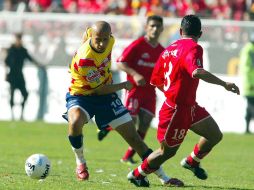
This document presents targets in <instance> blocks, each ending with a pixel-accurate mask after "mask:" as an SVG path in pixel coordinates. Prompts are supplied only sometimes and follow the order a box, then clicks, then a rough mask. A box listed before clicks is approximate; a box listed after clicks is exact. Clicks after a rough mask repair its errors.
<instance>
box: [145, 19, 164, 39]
mask: <svg viewBox="0 0 254 190" xmlns="http://www.w3.org/2000/svg"><path fill="white" fill-rule="evenodd" d="M162 31H163V26H162V24H161V23H160V22H159V21H156V20H150V21H149V22H148V23H147V25H146V35H147V37H148V38H150V39H158V38H159V36H160V34H161V32H162Z"/></svg>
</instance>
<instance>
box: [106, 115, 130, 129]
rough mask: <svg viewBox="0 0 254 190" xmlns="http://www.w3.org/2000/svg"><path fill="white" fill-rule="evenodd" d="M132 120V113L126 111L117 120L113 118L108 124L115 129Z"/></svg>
mask: <svg viewBox="0 0 254 190" xmlns="http://www.w3.org/2000/svg"><path fill="white" fill-rule="evenodd" d="M131 120H132V118H131V115H130V114H129V113H126V114H124V115H123V116H121V117H119V118H117V119H115V120H112V121H111V122H110V123H109V124H108V125H110V126H111V127H112V128H113V129H116V128H117V127H118V126H120V125H122V124H124V123H127V122H129V121H131Z"/></svg>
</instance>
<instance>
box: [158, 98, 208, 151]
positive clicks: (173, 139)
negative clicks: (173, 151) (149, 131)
mask: <svg viewBox="0 0 254 190" xmlns="http://www.w3.org/2000/svg"><path fill="white" fill-rule="evenodd" d="M209 116H210V114H209V113H208V112H207V111H206V109H205V108H203V107H200V106H199V105H198V104H196V105H194V106H190V107H188V106H176V108H174V107H171V106H169V105H168V104H167V103H166V102H164V104H163V105H162V108H161V110H160V112H159V126H158V130H157V139H158V141H159V142H160V143H161V142H162V141H164V140H165V142H166V143H167V145H168V146H170V147H174V146H177V145H180V144H181V143H182V142H183V139H184V137H185V136H186V134H187V131H188V130H189V129H190V127H191V125H193V124H195V123H197V122H199V121H201V120H202V119H205V118H207V117H209Z"/></svg>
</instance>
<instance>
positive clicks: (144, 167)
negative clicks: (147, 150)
mask: <svg viewBox="0 0 254 190" xmlns="http://www.w3.org/2000/svg"><path fill="white" fill-rule="evenodd" d="M158 169H159V168H151V167H150V166H149V164H148V162H147V159H145V160H144V161H143V162H142V164H141V165H140V166H138V167H137V168H136V169H134V170H133V175H134V176H135V177H137V178H143V177H145V176H147V175H148V174H150V173H153V172H154V171H156V170H158Z"/></svg>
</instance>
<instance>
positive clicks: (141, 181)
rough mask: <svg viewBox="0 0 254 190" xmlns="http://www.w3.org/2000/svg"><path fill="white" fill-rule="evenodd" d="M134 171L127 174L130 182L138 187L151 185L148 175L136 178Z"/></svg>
mask: <svg viewBox="0 0 254 190" xmlns="http://www.w3.org/2000/svg"><path fill="white" fill-rule="evenodd" d="M132 172H133V171H131V172H129V173H128V175H127V178H128V180H129V182H131V183H133V184H134V185H135V186H137V187H149V186H150V183H149V181H148V179H147V178H146V177H143V178H136V177H135V176H134V175H133V173H132Z"/></svg>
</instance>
